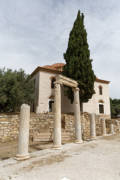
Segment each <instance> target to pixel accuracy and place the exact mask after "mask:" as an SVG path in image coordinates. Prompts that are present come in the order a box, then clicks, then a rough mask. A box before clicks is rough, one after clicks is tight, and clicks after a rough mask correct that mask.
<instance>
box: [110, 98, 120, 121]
mask: <svg viewBox="0 0 120 180" xmlns="http://www.w3.org/2000/svg"><path fill="white" fill-rule="evenodd" d="M110 105H111V116H112V117H114V118H115V117H117V116H118V115H119V116H120V99H110Z"/></svg>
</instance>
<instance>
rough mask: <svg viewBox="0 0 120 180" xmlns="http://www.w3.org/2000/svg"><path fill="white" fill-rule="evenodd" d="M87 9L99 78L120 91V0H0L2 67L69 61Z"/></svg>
mask: <svg viewBox="0 0 120 180" xmlns="http://www.w3.org/2000/svg"><path fill="white" fill-rule="evenodd" d="M78 9H80V10H81V11H82V12H83V13H84V14H85V27H86V29H87V33H88V43H89V45H90V51H91V58H92V59H93V67H94V70H95V73H96V75H97V76H98V77H100V78H103V79H108V80H111V81H112V85H111V88H110V92H111V93H110V94H111V96H112V97H118V98H120V95H119V89H120V86H119V83H118V82H119V76H120V72H119V65H120V63H119V59H120V54H119V42H120V22H119V19H120V2H119V0H116V1H114V0H101V1H100V0H84V1H82V0H70V1H68V0H61V1H57V0H51V1H50V0H44V1H42V0H34V1H33V0H20V1H16V0H11V1H9V0H4V1H3V0H0V67H4V66H5V67H8V68H12V69H16V68H17V69H19V68H23V69H25V70H26V72H29V73H31V72H32V71H33V70H34V69H35V68H36V67H37V66H39V65H44V64H52V63H55V62H60V61H61V62H64V60H63V53H64V52H65V51H66V48H67V43H68V37H69V32H70V30H71V28H72V26H73V22H74V20H75V18H76V15H77V11H78Z"/></svg>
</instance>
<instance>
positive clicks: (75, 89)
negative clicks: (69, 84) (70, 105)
mask: <svg viewBox="0 0 120 180" xmlns="http://www.w3.org/2000/svg"><path fill="white" fill-rule="evenodd" d="M72 89H73V91H80V89H79V88H78V87H76V88H72Z"/></svg>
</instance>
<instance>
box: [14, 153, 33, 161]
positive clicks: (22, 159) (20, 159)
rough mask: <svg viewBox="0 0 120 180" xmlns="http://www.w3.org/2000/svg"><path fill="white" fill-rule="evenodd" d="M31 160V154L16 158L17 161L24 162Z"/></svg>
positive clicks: (18, 155)
mask: <svg viewBox="0 0 120 180" xmlns="http://www.w3.org/2000/svg"><path fill="white" fill-rule="evenodd" d="M29 158H30V155H29V154H27V155H20V154H17V155H16V157H15V160H17V161H24V160H26V159H29Z"/></svg>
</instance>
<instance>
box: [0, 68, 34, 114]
mask: <svg viewBox="0 0 120 180" xmlns="http://www.w3.org/2000/svg"><path fill="white" fill-rule="evenodd" d="M33 92H34V85H33V81H30V77H29V76H28V75H26V74H25V72H24V71H23V70H22V69H20V70H19V71H12V70H11V69H7V70H5V69H0V112H15V111H19V109H20V106H21V104H23V103H28V104H30V105H31V104H32V102H33V99H34V93H33Z"/></svg>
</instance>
